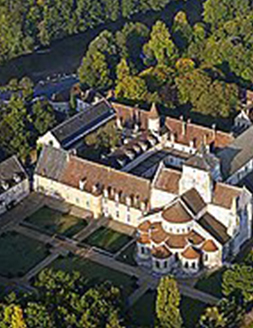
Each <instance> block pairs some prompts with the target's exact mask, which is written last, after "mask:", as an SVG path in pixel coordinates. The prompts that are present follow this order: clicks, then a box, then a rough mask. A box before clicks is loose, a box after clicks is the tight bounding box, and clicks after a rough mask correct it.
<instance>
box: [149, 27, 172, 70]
mask: <svg viewBox="0 0 253 328" xmlns="http://www.w3.org/2000/svg"><path fill="white" fill-rule="evenodd" d="M143 52H144V54H145V62H146V63H147V64H148V65H154V64H156V63H157V64H158V65H168V64H169V63H171V61H172V60H173V59H175V58H176V56H177V49H176V47H175V45H174V43H173V41H172V39H171V36H170V33H169V31H168V29H167V27H166V25H165V24H164V23H163V22H162V21H157V22H156V23H155V25H153V27H152V31H151V34H150V40H149V41H148V43H146V44H145V45H144V47H143Z"/></svg>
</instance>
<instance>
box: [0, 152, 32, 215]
mask: <svg viewBox="0 0 253 328" xmlns="http://www.w3.org/2000/svg"><path fill="white" fill-rule="evenodd" d="M29 193H30V184H29V179H28V176H27V174H26V172H25V170H24V168H23V167H22V164H21V163H20V162H19V160H18V158H17V157H16V156H12V157H10V158H8V159H7V160H5V161H3V162H1V163H0V214H2V213H4V212H5V211H6V210H8V209H9V208H11V207H12V206H14V205H16V204H17V203H19V202H20V201H21V200H22V199H24V198H25V197H27V196H28V195H29Z"/></svg>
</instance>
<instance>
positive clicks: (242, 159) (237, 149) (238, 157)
mask: <svg viewBox="0 0 253 328" xmlns="http://www.w3.org/2000/svg"><path fill="white" fill-rule="evenodd" d="M252 140H253V126H251V127H250V128H249V129H247V130H246V131H245V132H244V133H242V134H241V135H239V136H238V137H237V138H236V139H235V140H234V141H233V142H232V143H230V144H229V145H228V146H227V147H226V148H225V149H224V150H222V151H221V152H219V153H218V157H219V158H220V160H221V172H222V175H223V177H224V179H227V178H228V177H230V176H231V175H233V174H234V173H236V172H237V171H238V170H239V169H240V168H241V167H243V166H244V165H245V164H246V163H248V162H249V161H250V160H251V159H252V158H253V147H252V144H251V141H252Z"/></svg>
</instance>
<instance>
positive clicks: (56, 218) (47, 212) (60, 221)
mask: <svg viewBox="0 0 253 328" xmlns="http://www.w3.org/2000/svg"><path fill="white" fill-rule="evenodd" d="M26 221H27V222H29V223H32V224H34V225H36V226H38V227H39V228H41V229H43V230H48V231H50V232H52V233H57V234H62V235H64V236H66V237H73V236H74V235H75V234H76V233H77V232H79V231H80V230H82V229H83V228H85V227H86V226H87V222H86V221H85V220H83V219H80V218H77V217H75V216H73V215H69V214H62V213H61V212H59V211H56V210H54V209H51V208H49V207H46V206H45V207H42V208H41V209H39V210H38V211H37V212H35V213H34V214H33V215H31V216H30V217H29V218H27V219H26Z"/></svg>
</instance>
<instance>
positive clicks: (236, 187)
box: [216, 181, 243, 191]
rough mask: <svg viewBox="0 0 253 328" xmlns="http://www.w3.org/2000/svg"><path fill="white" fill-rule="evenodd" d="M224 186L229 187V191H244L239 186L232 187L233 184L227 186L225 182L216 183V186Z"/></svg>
mask: <svg viewBox="0 0 253 328" xmlns="http://www.w3.org/2000/svg"><path fill="white" fill-rule="evenodd" d="M218 184H219V185H222V186H225V187H227V188H229V189H236V190H238V191H239V190H240V191H241V190H242V189H243V188H242V187H239V186H234V185H231V184H227V183H225V182H220V181H219V182H216V185H218Z"/></svg>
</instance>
